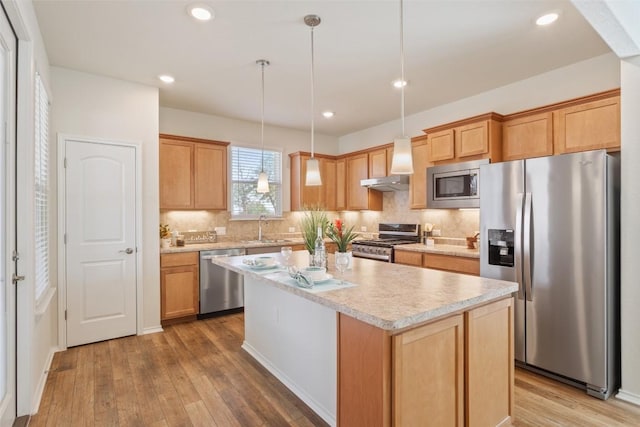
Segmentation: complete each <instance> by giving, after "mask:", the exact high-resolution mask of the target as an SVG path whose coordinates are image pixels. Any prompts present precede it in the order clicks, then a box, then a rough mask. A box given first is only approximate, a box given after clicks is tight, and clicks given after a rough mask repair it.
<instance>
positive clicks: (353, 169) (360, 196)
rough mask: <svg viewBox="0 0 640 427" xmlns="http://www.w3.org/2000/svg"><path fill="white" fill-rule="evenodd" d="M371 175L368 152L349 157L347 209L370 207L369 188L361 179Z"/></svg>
mask: <svg viewBox="0 0 640 427" xmlns="http://www.w3.org/2000/svg"><path fill="white" fill-rule="evenodd" d="M368 177H369V158H368V156H367V154H366V153H364V154H359V155H356V156H351V157H347V209H348V210H361V209H368V208H369V206H368V191H369V190H368V189H367V188H365V187H362V186H361V185H360V181H361V180H363V179H367V178H368Z"/></svg>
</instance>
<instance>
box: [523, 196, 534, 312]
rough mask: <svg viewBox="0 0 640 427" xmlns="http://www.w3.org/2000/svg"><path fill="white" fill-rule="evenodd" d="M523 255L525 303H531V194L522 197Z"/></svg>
mask: <svg viewBox="0 0 640 427" xmlns="http://www.w3.org/2000/svg"><path fill="white" fill-rule="evenodd" d="M522 236H523V240H524V242H523V247H522V248H523V253H524V274H523V276H524V286H525V292H526V296H527V301H533V287H532V284H531V193H525V196H524V230H523V233H522Z"/></svg>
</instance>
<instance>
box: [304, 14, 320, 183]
mask: <svg viewBox="0 0 640 427" xmlns="http://www.w3.org/2000/svg"><path fill="white" fill-rule="evenodd" d="M320 22H321V20H320V17H319V16H318V15H307V16H305V17H304V23H305V24H306V25H307V26H308V27H309V28H311V158H310V159H309V160H307V175H306V177H305V185H307V186H318V185H322V178H321V177H320V164H319V162H318V159H316V158H315V157H314V156H313V155H314V144H313V143H314V140H313V137H314V135H313V134H314V124H315V121H314V118H315V103H314V89H315V75H314V73H313V68H314V67H313V65H314V51H313V29H314V28H315V27H317V26H318V25H320Z"/></svg>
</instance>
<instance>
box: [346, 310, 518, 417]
mask: <svg viewBox="0 0 640 427" xmlns="http://www.w3.org/2000/svg"><path fill="white" fill-rule="evenodd" d="M513 366H514V364H513V298H505V299H502V300H499V301H495V302H491V303H488V304H485V305H483V306H479V307H475V308H472V309H468V310H467V311H465V312H464V313H458V314H452V315H450V316H447V317H445V318H441V319H438V320H435V321H432V322H429V323H427V324H424V325H421V326H418V327H415V328H412V329H409V330H406V331H403V332H400V333H398V334H393V335H392V334H391V333H390V332H388V331H385V330H382V329H379V328H376V327H375V326H372V325H369V324H367V323H364V322H362V321H359V320H356V319H354V318H352V317H349V316H347V315H345V314H341V313H340V314H338V415H337V418H338V419H337V423H338V425H343V426H371V427H376V426H385V427H386V426H392V425H393V426H397V427H402V426H416V425H420V426H438V427H439V426H445V425H446V426H497V425H509V423H510V422H511V420H512V414H513V387H514V377H513Z"/></svg>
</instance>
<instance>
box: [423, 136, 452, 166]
mask: <svg viewBox="0 0 640 427" xmlns="http://www.w3.org/2000/svg"><path fill="white" fill-rule="evenodd" d="M453 135H454V133H453V129H447V130H443V131H440V132H435V133H432V134H429V135H428V137H427V141H428V143H429V149H430V152H429V159H430V160H431V161H432V162H439V161H442V160H450V159H453V156H454V151H453V146H454V138H453Z"/></svg>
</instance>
